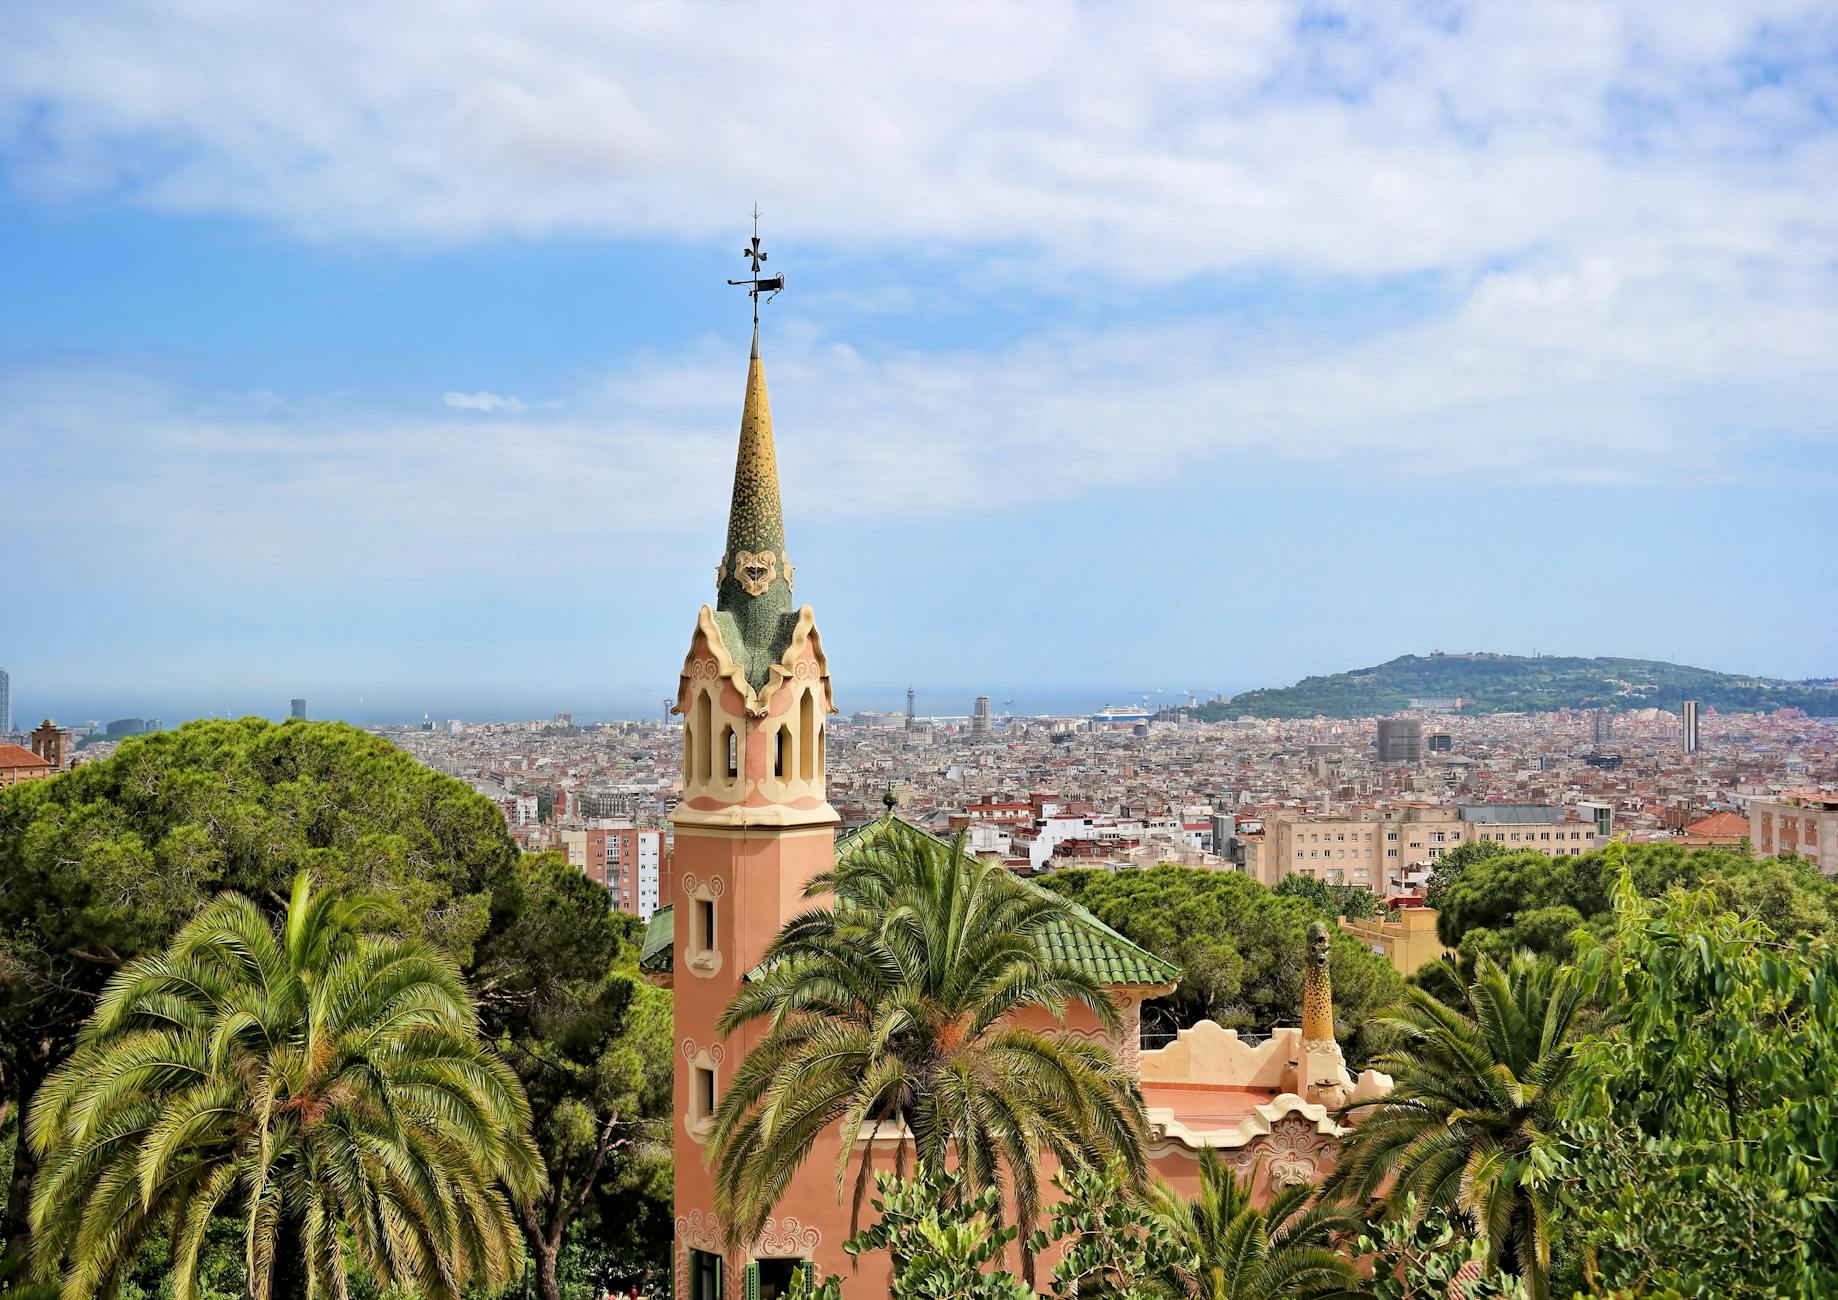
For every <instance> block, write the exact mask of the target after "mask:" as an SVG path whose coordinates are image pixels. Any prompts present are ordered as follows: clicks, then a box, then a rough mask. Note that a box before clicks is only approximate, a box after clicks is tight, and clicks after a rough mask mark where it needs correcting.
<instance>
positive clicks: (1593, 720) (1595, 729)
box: [1589, 709, 1615, 749]
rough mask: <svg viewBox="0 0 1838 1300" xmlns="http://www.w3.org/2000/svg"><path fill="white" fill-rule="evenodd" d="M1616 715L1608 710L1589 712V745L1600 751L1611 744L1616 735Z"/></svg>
mask: <svg viewBox="0 0 1838 1300" xmlns="http://www.w3.org/2000/svg"><path fill="white" fill-rule="evenodd" d="M1614 716H1615V715H1614V714H1613V713H1612V712H1610V711H1609V710H1607V709H1591V710H1590V711H1589V743H1590V744H1592V745H1594V746H1596V747H1597V748H1598V749H1599V748H1601V747H1602V746H1603V745H1606V744H1607V743H1608V742H1609V739H1610V737H1612V736H1613V734H1614Z"/></svg>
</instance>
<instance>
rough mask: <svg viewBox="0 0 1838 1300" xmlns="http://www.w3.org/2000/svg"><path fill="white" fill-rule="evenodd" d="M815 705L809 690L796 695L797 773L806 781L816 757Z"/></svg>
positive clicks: (810, 775)
mask: <svg viewBox="0 0 1838 1300" xmlns="http://www.w3.org/2000/svg"><path fill="white" fill-rule="evenodd" d="M816 718H817V706H816V703H815V702H814V701H813V700H812V698H811V693H810V692H809V691H806V692H804V694H802V695H800V696H799V697H798V775H799V776H800V777H801V778H803V779H804V780H806V781H808V780H810V779H811V777H812V776H813V772H812V770H811V764H812V763H813V762H814V761H815V759H816V757H817V734H816V733H817V722H816Z"/></svg>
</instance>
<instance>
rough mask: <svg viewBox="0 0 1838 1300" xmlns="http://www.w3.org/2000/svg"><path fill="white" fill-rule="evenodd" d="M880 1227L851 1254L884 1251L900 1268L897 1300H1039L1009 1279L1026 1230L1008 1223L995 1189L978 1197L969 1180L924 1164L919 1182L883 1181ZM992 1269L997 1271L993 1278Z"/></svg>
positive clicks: (882, 1176)
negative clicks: (1007, 1263) (1007, 1260)
mask: <svg viewBox="0 0 1838 1300" xmlns="http://www.w3.org/2000/svg"><path fill="white" fill-rule="evenodd" d="M875 1187H876V1190H877V1193H878V1194H877V1195H876V1196H875V1198H874V1210H875V1214H876V1216H877V1219H878V1222H876V1223H875V1224H874V1226H873V1227H871V1228H868V1229H867V1230H866V1231H863V1232H859V1233H857V1234H856V1235H855V1236H853V1237H851V1238H850V1239H849V1241H848V1243H847V1244H846V1245H844V1247H843V1249H844V1250H846V1251H848V1252H849V1254H851V1255H861V1254H865V1253H867V1252H868V1251H874V1250H884V1251H886V1252H887V1253H888V1255H889V1256H890V1257H891V1259H892V1263H893V1289H892V1290H891V1291H890V1292H889V1295H890V1296H891V1298H892V1300H1034V1293H1033V1291H1032V1290H1031V1289H1030V1288H1028V1287H1027V1286H1026V1285H1024V1284H1023V1283H1022V1282H1021V1281H1020V1280H1019V1279H1017V1278H1015V1277H1013V1276H1011V1275H1009V1274H1008V1273H1006V1272H1003V1271H1002V1269H1003V1257H1004V1255H1005V1254H1006V1252H1007V1250H1008V1246H1009V1244H1010V1243H1011V1242H1013V1241H1014V1240H1015V1238H1016V1237H1017V1236H1019V1235H1020V1229H1019V1228H1017V1227H1015V1226H1013V1225H1004V1224H1003V1222H1002V1194H1001V1192H1000V1191H999V1190H998V1189H997V1188H995V1187H984V1188H981V1189H980V1190H977V1191H974V1192H970V1191H967V1190H966V1189H965V1186H964V1183H963V1181H962V1180H961V1179H959V1178H956V1177H954V1176H952V1175H950V1174H946V1173H942V1172H932V1171H930V1170H928V1169H927V1168H926V1167H925V1166H924V1165H921V1166H920V1167H919V1169H918V1170H917V1172H916V1174H915V1176H914V1177H913V1178H912V1179H911V1180H907V1179H903V1178H899V1177H896V1176H895V1175H893V1174H890V1173H888V1172H886V1171H885V1170H883V1171H882V1172H880V1173H878V1174H876V1175H875ZM991 1266H993V1267H994V1268H995V1270H996V1271H995V1272H993V1273H991V1272H985V1270H986V1269H989V1268H990V1267H991Z"/></svg>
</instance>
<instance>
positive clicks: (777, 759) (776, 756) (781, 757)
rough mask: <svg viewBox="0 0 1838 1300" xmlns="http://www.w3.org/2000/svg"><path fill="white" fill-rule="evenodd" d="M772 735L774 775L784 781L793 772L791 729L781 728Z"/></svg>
mask: <svg viewBox="0 0 1838 1300" xmlns="http://www.w3.org/2000/svg"><path fill="white" fill-rule="evenodd" d="M772 734H773V741H774V743H773V746H772V775H774V776H776V777H778V778H779V779H780V780H781V781H782V780H784V779H785V777H786V775H787V774H788V773H789V772H790V771H791V728H789V727H780V728H779V729H778V730H777V731H775V732H773V733H772Z"/></svg>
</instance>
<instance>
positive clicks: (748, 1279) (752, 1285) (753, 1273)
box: [741, 1259, 759, 1300]
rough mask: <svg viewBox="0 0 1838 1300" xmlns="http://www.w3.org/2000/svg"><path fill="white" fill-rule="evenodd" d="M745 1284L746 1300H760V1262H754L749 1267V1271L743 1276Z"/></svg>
mask: <svg viewBox="0 0 1838 1300" xmlns="http://www.w3.org/2000/svg"><path fill="white" fill-rule="evenodd" d="M741 1276H742V1277H743V1278H744V1279H745V1282H744V1284H743V1289H744V1290H745V1293H746V1295H745V1300H759V1261H758V1260H757V1259H756V1260H753V1261H752V1262H750V1263H749V1264H748V1265H747V1271H746V1272H745V1273H743V1274H742V1275H741Z"/></svg>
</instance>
